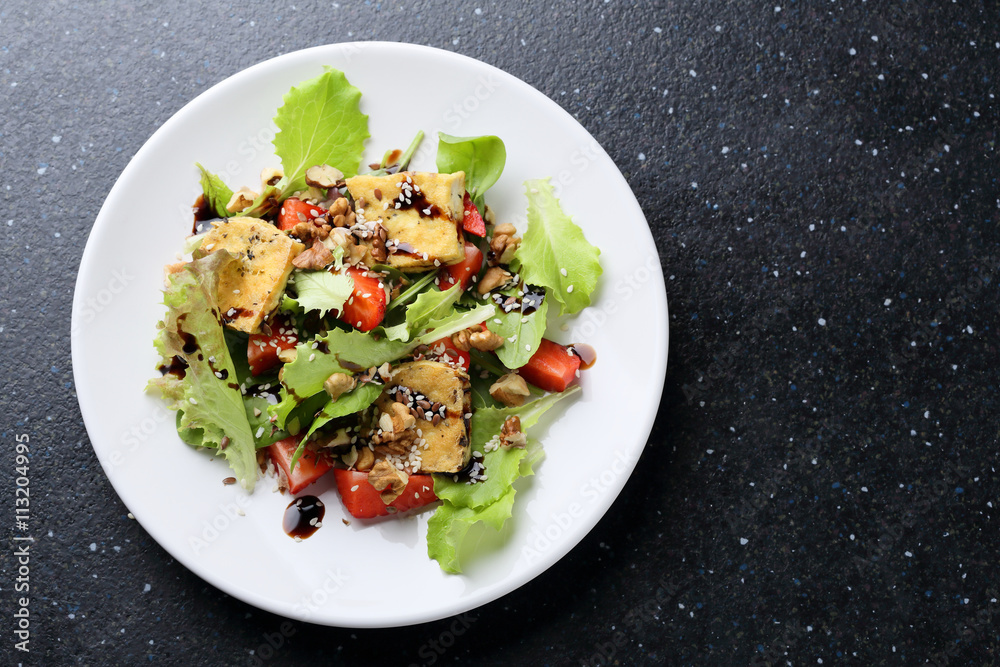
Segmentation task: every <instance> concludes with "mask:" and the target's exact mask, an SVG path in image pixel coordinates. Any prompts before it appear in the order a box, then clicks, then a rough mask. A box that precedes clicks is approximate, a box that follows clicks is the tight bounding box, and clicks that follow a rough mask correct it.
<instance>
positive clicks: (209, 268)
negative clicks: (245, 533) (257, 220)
mask: <svg viewBox="0 0 1000 667" xmlns="http://www.w3.org/2000/svg"><path fill="white" fill-rule="evenodd" d="M231 261H234V259H233V256H232V255H230V254H229V253H228V252H225V251H220V252H214V253H212V254H210V255H208V256H206V257H204V258H202V259H197V260H194V261H193V262H189V263H188V264H186V265H184V268H182V269H181V270H180V271H177V272H175V273H172V274H171V275H170V278H169V283H170V284H169V286H168V287H167V288H166V289H165V290H164V292H163V302H164V304H165V305H166V306H167V314H166V316H165V317H164V319H163V320H162V321H161V322H160V323H159V325H158V328H159V333H158V334H157V337H156V340H155V341H154V346H155V347H156V351H157V352H159V354H160V356H161V364H165V365H170V364H171V363H172V362H173V361H174V357H177V358H179V359H181V360H183V361H184V362H185V363H186V364H187V368H186V369H185V373H184V377H183V378H181V377H178V376H177V375H176V374H174V373H167V374H166V375H164V376H162V377H159V378H155V379H153V380H150V381H149V384H148V385H147V390H152V389H155V390H159V392H160V393H161V394H162V396H163V398H164V399H165V400H166V402H167V407H169V408H170V409H172V410H180V411H181V414H180V415H179V418H178V421H177V428H178V433H180V435H181V439H182V440H184V441H185V442H189V443H190V442H192V440H193V439H194V438H198V439H199V444H200V445H201V446H204V447H217V448H220V450H221V453H222V455H223V456H225V458H226V461H228V462H229V465H230V467H232V469H233V472H234V473H236V477H237V478H238V479H239V481H240V484H241V485H242V486H243V488H244V489H246V490H247V491H252V490H253V487H254V484H255V482H256V479H257V458H256V446H255V442H254V433H253V431H251V427H250V423H249V421H248V420H247V411H246V407H245V405H244V402H243V396H242V394H241V393H240V390H239V385H238V384H237V383H236V377H237V376H236V368H235V366H234V364H233V360H232V358H231V357H230V354H229V348H228V347H227V346H226V338H225V334H224V333H223V328H222V324H221V323H220V321H219V319H218V318H217V317H216V315H215V313H217V312H218V304H217V299H216V289H217V287H216V285H217V282H218V276H219V270H220V269H221V268H222V267H223V266H225V265H226V264H227V263H228V262H231ZM217 374H218V375H217ZM219 375H221V376H222V378H221V379H220V377H219ZM199 431H200V434H199ZM225 437H228V443H227V446H226V448H225V449H221V444H222V439H223V438H225Z"/></svg>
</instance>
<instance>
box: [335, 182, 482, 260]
mask: <svg viewBox="0 0 1000 667" xmlns="http://www.w3.org/2000/svg"><path fill="white" fill-rule="evenodd" d="M347 189H348V191H350V193H351V197H353V198H354V201H355V202H357V205H358V206H357V208H358V210H357V211H356V214H357V217H358V219H359V220H364V221H367V222H380V223H382V226H383V227H385V230H386V236H387V241H386V247H387V249H388V251H389V256H388V260H387V261H388V264H389V265H390V266H392V267H394V268H397V269H399V270H400V271H426V270H427V269H428V268H432V267H435V266H440V265H442V264H457V263H458V262H461V261H462V260H463V259H465V244H464V243H463V242H462V219H463V216H464V214H465V208H464V206H463V204H462V198H463V196H464V195H465V172H463V171H457V172H455V173H454V174H432V173H424V172H409V171H403V172H399V173H398V174H387V175H385V176H372V175H370V174H364V175H361V176H354V177H352V178H349V179H347ZM435 261H436V262H437V264H435Z"/></svg>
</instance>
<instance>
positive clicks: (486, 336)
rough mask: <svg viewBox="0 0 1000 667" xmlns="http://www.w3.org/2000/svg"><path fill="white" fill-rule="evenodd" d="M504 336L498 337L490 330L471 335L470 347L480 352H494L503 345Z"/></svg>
mask: <svg viewBox="0 0 1000 667" xmlns="http://www.w3.org/2000/svg"><path fill="white" fill-rule="evenodd" d="M503 342H504V338H503V336H498V335H497V334H495V333H493V332H492V331H490V330H489V329H487V330H486V331H476V332H474V333H471V334H469V345H470V346H471V347H473V348H475V349H477V350H479V351H480V352H492V351H493V350H495V349H497V348H498V347H500V346H501V345H503Z"/></svg>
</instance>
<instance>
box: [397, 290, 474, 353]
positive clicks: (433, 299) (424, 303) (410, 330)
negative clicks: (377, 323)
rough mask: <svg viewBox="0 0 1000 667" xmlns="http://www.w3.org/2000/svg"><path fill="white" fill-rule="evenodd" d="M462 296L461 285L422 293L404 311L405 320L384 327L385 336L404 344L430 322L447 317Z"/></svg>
mask: <svg viewBox="0 0 1000 667" xmlns="http://www.w3.org/2000/svg"><path fill="white" fill-rule="evenodd" d="M460 296H462V289H461V285H457V284H456V285H452V286H451V288H449V289H447V290H444V291H441V290H438V289H430V290H427V291H426V292H423V293H421V294H420V296H418V297H417V298H416V300H415V301H414V302H413V303H412V304H411V305H410V306H408V307H407V309H406V320H405V321H404V322H401V323H400V324H397V325H396V326H393V327H386V329H385V335H386V336H388V337H389V338H391V339H392V340H399V341H403V342H406V341H408V340H410V337H411V336H415V335H417V334H418V333H420V332H421V331H423V330H424V328H425V327H426V326H427V325H428V324H429V323H430V322H431V321H432V320H443V319H445V318H446V317H448V316H449V315H450V314H451V313H452V311H453V310H454V307H455V302H456V301H458V298H459V297H460Z"/></svg>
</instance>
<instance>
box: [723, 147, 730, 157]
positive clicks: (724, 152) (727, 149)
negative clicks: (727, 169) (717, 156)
mask: <svg viewBox="0 0 1000 667" xmlns="http://www.w3.org/2000/svg"><path fill="white" fill-rule="evenodd" d="M728 152H729V146H723V147H722V154H723V155H725V154H726V153H728Z"/></svg>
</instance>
